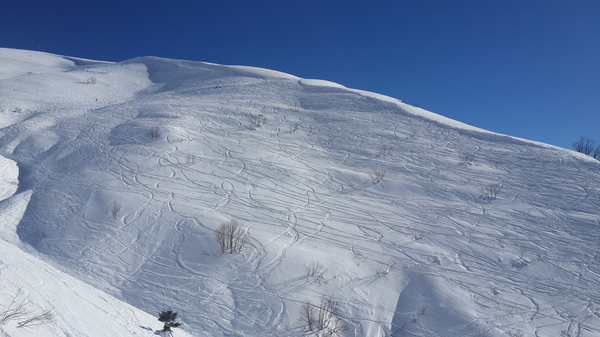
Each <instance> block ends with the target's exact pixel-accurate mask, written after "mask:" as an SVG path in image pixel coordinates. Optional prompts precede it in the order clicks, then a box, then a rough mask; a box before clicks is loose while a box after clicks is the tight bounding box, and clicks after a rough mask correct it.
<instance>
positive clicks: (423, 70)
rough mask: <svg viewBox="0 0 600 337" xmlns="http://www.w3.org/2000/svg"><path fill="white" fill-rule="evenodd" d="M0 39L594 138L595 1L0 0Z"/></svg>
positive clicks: (538, 133) (597, 135)
mask: <svg viewBox="0 0 600 337" xmlns="http://www.w3.org/2000/svg"><path fill="white" fill-rule="evenodd" d="M0 47H9V48H24V49H31V50H39V51H44V52H49V53H56V54H62V55H68V56H78V57H84V58H90V59H96V60H105V61H122V60H126V59H130V58H134V57H138V56H146V55H153V56H161V57H168V58H177V59H186V60H198V61H207V62H214V63H220V64H235V65H249V66H257V67H262V68H268V69H274V70H279V71H283V72H286V73H290V74H293V75H296V76H300V77H304V78H318V79H325V80H329V81H333V82H337V83H340V84H343V85H345V86H347V87H351V88H358V89H363V90H368V91H373V92H377V93H381V94H385V95H389V96H392V97H395V98H398V99H401V100H403V101H404V102H406V103H410V104H417V105H419V106H421V107H422V108H425V109H427V110H430V111H433V112H435V113H438V114H441V115H444V116H446V117H449V118H452V119H456V120H459V121H462V122H465V123H469V124H472V125H475V126H478V127H481V128H484V129H488V130H491V131H496V132H500V133H504V134H508V135H513V136H518V137H522V138H527V139H532V140H537V141H542V142H545V143H549V144H553V145H558V146H561V147H566V148H570V146H571V143H572V142H573V141H574V140H576V139H577V138H579V137H580V136H587V137H590V138H592V139H596V140H598V141H600V0H563V1H558V0H543V1H542V0H538V1H529V0H470V1H467V0H439V1H433V0H431V1H430V0H414V1H403V0H395V1H378V0H371V1H366V0H346V1H337V0H331V1H328V0H320V1H313V0H303V1H294V0H278V1H272V0H263V1H250V0H245V1H241V0H240V1H232V0H231V1H230V0H215V1H201V0H186V1H177V0H170V1H166V0H145V1H140V0H120V1H114V0H104V1H87V0H77V1H66V0H55V1H48V0H37V1H34V0H2V1H1V2H0Z"/></svg>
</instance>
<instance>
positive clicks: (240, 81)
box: [0, 49, 600, 337]
mask: <svg viewBox="0 0 600 337" xmlns="http://www.w3.org/2000/svg"><path fill="white" fill-rule="evenodd" d="M0 156H1V157H0V251H1V252H2V254H1V255H0V321H1V320H2V319H3V315H4V316H5V315H6V312H7V311H8V310H9V309H10V308H11V305H13V306H14V303H15V301H16V302H17V303H20V302H24V303H25V314H24V315H22V317H20V318H15V319H10V317H9V319H6V321H5V322H3V323H2V324H1V325H0V336H3V337H5V336H12V337H21V336H154V335H156V334H159V333H160V332H159V331H158V330H160V329H162V323H161V322H159V321H158V320H157V317H158V316H157V314H158V312H159V311H162V310H167V309H172V310H174V311H177V312H178V314H179V316H178V317H179V318H180V321H181V322H182V323H183V324H182V325H181V327H178V328H173V333H174V336H207V337H208V336H210V337H220V336H257V337H267V336H278V337H280V336H311V335H312V336H326V335H328V333H330V332H331V335H333V336H349V337H355V336H369V337H371V336H373V337H383V336H428V337H434V336H513V337H514V336H538V337H541V336H565V337H566V336H569V337H575V336H580V337H583V336H598V335H600V319H599V316H600V312H599V310H600V302H599V301H600V291H599V289H600V288H599V287H598V285H599V282H600V278H599V277H600V266H599V263H600V256H599V254H598V253H599V244H598V242H600V241H599V233H600V231H599V229H600V208H599V206H600V162H599V161H596V160H593V159H591V158H589V157H587V156H584V155H581V154H579V153H576V152H573V151H569V150H565V149H561V148H557V147H553V146H550V145H546V144H541V143H537V142H532V141H527V140H524V139H517V138H514V137H509V136H505V135H500V134H496V133H492V132H488V131H485V130H481V129H478V128H475V127H472V126H468V125H465V124H462V123H460V122H456V121H453V120H449V119H447V118H444V117H442V116H439V115H436V114H434V113H431V112H428V111H425V110H422V109H420V108H416V107H413V106H410V105H407V104H404V103H402V102H401V101H399V100H397V99H393V98H390V97H386V96H382V95H378V94H374V93H369V92H365V91H360V90H354V89H349V88H346V87H344V86H341V85H339V84H335V83H331V82H328V81H324V80H309V79H300V78H298V77H295V76H291V75H288V74H283V73H280V72H276V71H271V70H265V69H257V68H252V67H241V66H223V65H217V64H210V63H203V62H191V61H180V60H170V59H162V58H156V57H141V58H137V59H133V60H128V61H125V62H119V63H110V62H100V61H92V60H84V59H78V58H73V57H64V56H59V55H52V54H46V53H39V52H31V51H22V50H14V49H0ZM234 219H235V220H236V221H237V222H238V223H239V224H240V226H241V227H242V230H243V231H244V232H245V233H246V234H247V235H248V241H247V244H246V245H245V247H244V248H243V249H242V250H241V252H240V253H239V254H229V253H223V252H222V251H221V247H220V246H219V244H218V243H217V240H216V238H215V232H216V230H217V229H218V228H219V226H220V225H221V224H223V223H226V222H229V221H230V220H234ZM323 299H329V300H331V302H329V303H333V304H334V305H335V307H336V309H337V310H335V311H332V312H330V313H331V315H332V316H333V317H334V318H335V319H333V320H332V322H335V325H337V328H340V327H341V329H339V331H338V332H336V333H334V331H332V330H331V328H334V327H333V326H331V324H330V326H329V327H325V328H324V329H321V330H319V329H318V328H316V327H314V326H313V330H312V331H311V330H310V328H309V324H308V322H307V320H306V317H305V315H303V312H305V309H306V308H307V306H306V304H307V303H312V304H313V305H314V306H318V305H319V303H322V302H321V301H322V300H323ZM313 308H314V307H313ZM48 311H49V312H51V317H50V319H47V320H45V321H42V322H39V323H41V324H38V325H31V326H25V327H19V323H21V322H23V321H24V320H25V318H23V317H35V316H36V315H41V314H42V313H44V312H48Z"/></svg>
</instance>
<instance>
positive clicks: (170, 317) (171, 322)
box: [158, 310, 181, 336]
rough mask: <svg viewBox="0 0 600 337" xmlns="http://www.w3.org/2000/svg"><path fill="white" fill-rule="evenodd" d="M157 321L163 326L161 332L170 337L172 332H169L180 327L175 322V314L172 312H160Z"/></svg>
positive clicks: (178, 323)
mask: <svg viewBox="0 0 600 337" xmlns="http://www.w3.org/2000/svg"><path fill="white" fill-rule="evenodd" d="M158 320H159V321H161V322H163V323H164V324H165V325H164V326H163V329H162V331H163V332H167V333H169V335H170V336H173V330H171V328H176V327H178V326H180V325H181V323H180V322H177V312H175V311H173V310H166V311H161V312H160V313H159V314H158Z"/></svg>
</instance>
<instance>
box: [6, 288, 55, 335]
mask: <svg viewBox="0 0 600 337" xmlns="http://www.w3.org/2000/svg"><path fill="white" fill-rule="evenodd" d="M30 304H31V300H30V298H29V297H28V296H24V295H23V292H22V290H21V289H19V290H18V291H17V293H16V294H15V295H14V296H13V298H12V300H11V302H10V303H9V304H8V305H6V306H3V307H0V325H5V324H6V323H8V322H10V321H14V320H17V327H18V328H24V327H31V326H36V325H42V324H47V323H51V322H52V319H53V317H54V315H53V314H52V311H50V310H47V311H44V312H42V313H35V312H33V311H32V310H31V309H30V308H29V307H30Z"/></svg>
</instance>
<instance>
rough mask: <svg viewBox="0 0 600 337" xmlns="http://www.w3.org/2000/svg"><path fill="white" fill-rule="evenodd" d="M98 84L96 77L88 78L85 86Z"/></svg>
mask: <svg viewBox="0 0 600 337" xmlns="http://www.w3.org/2000/svg"><path fill="white" fill-rule="evenodd" d="M97 82H98V80H97V79H96V78H95V77H88V79H87V81H85V84H96V83H97Z"/></svg>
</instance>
